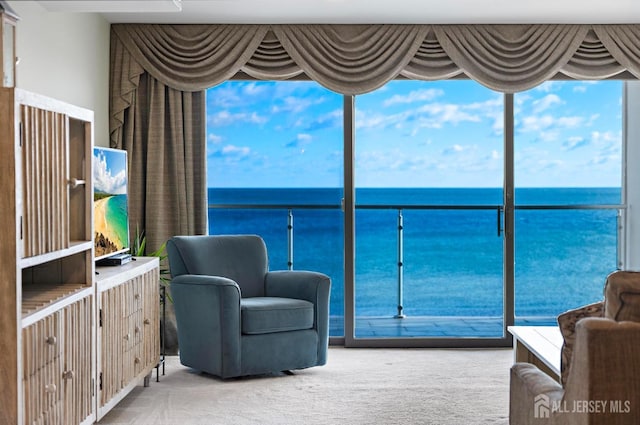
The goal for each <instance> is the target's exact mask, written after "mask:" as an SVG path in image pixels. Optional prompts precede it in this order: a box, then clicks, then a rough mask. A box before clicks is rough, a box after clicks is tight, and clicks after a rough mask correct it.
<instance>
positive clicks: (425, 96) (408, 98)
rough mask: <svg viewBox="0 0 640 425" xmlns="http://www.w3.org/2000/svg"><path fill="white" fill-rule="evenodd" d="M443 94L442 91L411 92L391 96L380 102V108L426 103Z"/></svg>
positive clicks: (423, 90) (424, 90)
mask: <svg viewBox="0 0 640 425" xmlns="http://www.w3.org/2000/svg"><path fill="white" fill-rule="evenodd" d="M443 94H444V91H443V90H441V89H422V90H413V91H411V92H409V94H406V95H402V94H396V95H393V96H391V97H390V98H388V99H386V100H385V101H384V102H382V106H391V105H395V104H398V103H414V102H426V101H430V100H433V99H435V98H436V97H438V96H442V95H443Z"/></svg>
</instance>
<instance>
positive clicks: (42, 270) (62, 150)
mask: <svg viewBox="0 0 640 425" xmlns="http://www.w3.org/2000/svg"><path fill="white" fill-rule="evenodd" d="M0 152H1V154H0V170H1V172H2V176H0V229H1V231H0V336H1V338H0V352H2V356H0V406H1V408H0V424H18V425H22V424H28V425H35V424H50V425H75V424H80V425H86V424H92V423H94V422H95V421H96V420H99V419H100V418H101V417H102V416H104V415H105V414H106V413H107V412H108V411H109V410H110V409H111V408H113V406H115V405H116V404H117V403H118V402H119V401H120V400H122V398H123V397H124V396H125V395H126V394H127V393H128V392H129V391H131V389H133V387H134V386H135V385H137V384H139V382H140V381H141V380H144V382H145V383H147V382H148V377H150V375H151V371H152V369H153V368H154V367H155V365H156V364H158V361H159V359H160V334H159V330H160V323H159V321H160V318H159V317H160V315H159V308H160V307H159V297H160V296H159V282H160V280H159V264H158V259H157V258H138V259H137V261H133V262H131V263H129V264H126V265H123V266H117V267H103V268H99V270H98V272H99V273H98V275H97V277H96V275H95V271H96V267H95V266H94V252H93V251H94V241H93V193H92V188H93V185H92V175H93V173H92V155H93V112H92V111H89V110H86V109H83V108H78V107H75V106H72V105H68V104H66V103H64V102H60V101H57V100H54V99H50V98H47V97H44V96H39V95H37V94H33V93H29V92H26V91H23V90H20V89H13V88H0ZM98 378H99V379H98Z"/></svg>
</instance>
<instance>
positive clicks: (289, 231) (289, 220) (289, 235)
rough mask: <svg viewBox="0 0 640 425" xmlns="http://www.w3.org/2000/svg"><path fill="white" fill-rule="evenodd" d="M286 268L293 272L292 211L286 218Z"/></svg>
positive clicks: (290, 210)
mask: <svg viewBox="0 0 640 425" xmlns="http://www.w3.org/2000/svg"><path fill="white" fill-rule="evenodd" d="M287 268H288V269H289V270H293V210H292V209H289V216H288V217H287Z"/></svg>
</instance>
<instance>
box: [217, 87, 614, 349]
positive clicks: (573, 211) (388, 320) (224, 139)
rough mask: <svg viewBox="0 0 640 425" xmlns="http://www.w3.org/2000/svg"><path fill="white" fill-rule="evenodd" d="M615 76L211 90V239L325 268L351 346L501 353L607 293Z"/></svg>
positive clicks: (335, 334)
mask: <svg viewBox="0 0 640 425" xmlns="http://www.w3.org/2000/svg"><path fill="white" fill-rule="evenodd" d="M621 93H622V83H620V82H614V81H603V82H598V83H585V82H551V83H545V84H544V85H542V86H540V87H537V88H536V89H533V90H530V91H527V92H523V93H518V94H515V95H511V94H502V93H497V92H494V91H491V90H489V89H487V88H486V87H484V86H482V85H480V84H478V83H476V82H473V81H469V80H451V81H441V82H419V81H393V82H390V83H388V84H387V85H385V86H384V87H382V88H380V89H378V90H376V91H373V92H371V93H368V94H364V95H359V96H355V97H350V96H342V95H338V94H336V93H332V92H330V91H329V90H326V89H324V88H322V87H320V86H319V85H318V84H316V83H314V82H308V81H297V82H240V81H231V82H228V83H225V84H221V85H220V86H217V87H214V88H212V89H210V90H209V91H208V93H207V94H208V96H207V102H208V110H207V119H208V123H207V137H208V152H207V164H208V182H209V232H210V233H211V234H220V233H257V234H260V235H262V236H263V237H264V239H265V241H266V243H267V247H268V250H269V262H270V267H271V269H287V268H289V269H310V270H318V271H321V272H324V273H326V274H328V275H329V276H330V277H331V279H332V291H331V309H330V320H331V330H330V336H331V337H332V338H333V342H334V343H344V344H345V345H348V346H498V345H503V346H504V345H507V344H509V337H508V334H507V333H506V328H507V326H508V325H510V324H513V323H515V324H553V323H555V317H557V315H558V314H559V313H561V312H562V311H564V310H566V309H569V308H574V307H577V306H579V305H584V304H587V303H589V302H594V301H597V300H599V299H600V298H601V295H602V286H603V284H604V279H605V277H606V275H607V274H608V273H609V272H611V271H613V270H615V268H616V267H617V266H618V264H617V263H616V261H617V260H618V257H619V252H618V246H619V244H620V242H619V241H618V234H619V229H620V227H621V226H622V225H623V224H622V220H621V217H622V216H623V215H624V213H625V206H624V205H623V204H622V200H621V197H622V192H623V191H622V183H621V176H622V174H623V171H622V164H623V163H624V161H623V154H624V152H623V151H624V150H623V149H622V146H623V143H622V119H621V115H620V114H621V107H620V103H621Z"/></svg>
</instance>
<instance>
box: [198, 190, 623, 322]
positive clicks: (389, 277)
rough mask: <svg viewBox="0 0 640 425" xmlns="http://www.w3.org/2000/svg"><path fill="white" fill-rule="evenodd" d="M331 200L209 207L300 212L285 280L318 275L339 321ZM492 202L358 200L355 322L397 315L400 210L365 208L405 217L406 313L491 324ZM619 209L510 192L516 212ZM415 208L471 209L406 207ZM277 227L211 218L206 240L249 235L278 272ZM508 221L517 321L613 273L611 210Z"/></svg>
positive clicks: (545, 312)
mask: <svg viewBox="0 0 640 425" xmlns="http://www.w3.org/2000/svg"><path fill="white" fill-rule="evenodd" d="M341 197H342V192H341V190H340V189H316V188H312V189H310V188H305V189H218V188H210V189H209V205H210V206H211V205H212V204H218V205H220V204H227V205H228V204H245V205H248V204H257V205H274V204H276V205H304V206H307V208H294V209H293V229H294V231H293V233H294V240H293V247H294V250H293V264H294V268H295V269H308V270H317V271H321V272H323V273H326V274H328V275H329V276H330V277H331V278H332V293H331V315H332V316H342V315H343V313H344V309H343V302H344V296H343V290H344V273H343V258H342V254H343V235H342V234H343V214H342V212H341V210H340V208H339V205H340V199H341ZM501 200H502V191H501V190H500V189H404V188H403V189H368V188H367V189H357V190H356V218H355V219H356V258H355V264H356V283H355V285H356V289H355V297H356V316H374V317H389V316H393V315H394V314H396V313H397V305H398V276H399V273H398V260H399V259H398V209H397V208H390V209H372V208H370V207H371V206H382V205H395V206H398V207H404V208H403V210H402V219H403V245H404V249H403V258H402V263H403V274H402V278H403V299H402V305H403V307H404V313H405V314H407V315H408V316H443V317H446V316H471V317H500V316H501V315H502V311H503V296H504V293H503V281H504V276H503V238H502V233H500V236H499V235H498V222H499V216H498V212H497V206H498V205H500V204H501ZM619 203H620V189H619V188H553V189H550V188H523V189H517V190H516V205H520V206H535V205H538V206H542V205H613V204H619ZM417 205H435V206H440V207H443V206H448V205H457V206H466V207H468V208H470V209H458V210H453V209H445V208H443V209H429V210H424V209H412V208H411V207H412V206H414V207H415V206H417ZM308 206H320V207H321V208H320V209H313V208H308ZM328 206H329V207H328ZM473 206H492V207H495V208H491V209H472V207H473ZM501 217H502V216H501V215H500V218H501ZM287 219H288V211H287V209H286V208H278V209H270V208H269V209H226V208H209V233H210V234H237V233H256V234H259V235H261V236H262V237H263V238H264V239H265V242H266V244H267V248H268V252H269V263H270V268H271V270H278V269H286V268H287V225H288V221H287ZM500 222H501V220H500ZM515 222H516V224H515V227H516V228H515V300H516V306H515V312H516V316H517V317H521V318H536V317H539V318H547V319H548V318H552V317H556V316H557V315H558V314H559V313H561V312H563V311H565V310H567V309H569V308H574V307H578V306H581V305H584V304H587V303H591V302H595V301H597V300H600V299H602V289H603V284H604V279H605V277H606V275H607V274H608V273H610V272H612V271H613V270H615V268H616V256H617V234H616V232H617V210H615V209H613V210H609V209H604V210H603V209H597V210H575V209H573V210H572V209H562V210H544V209H538V210H536V209H533V210H530V209H517V210H516V212H515ZM501 224H502V223H501Z"/></svg>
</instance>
